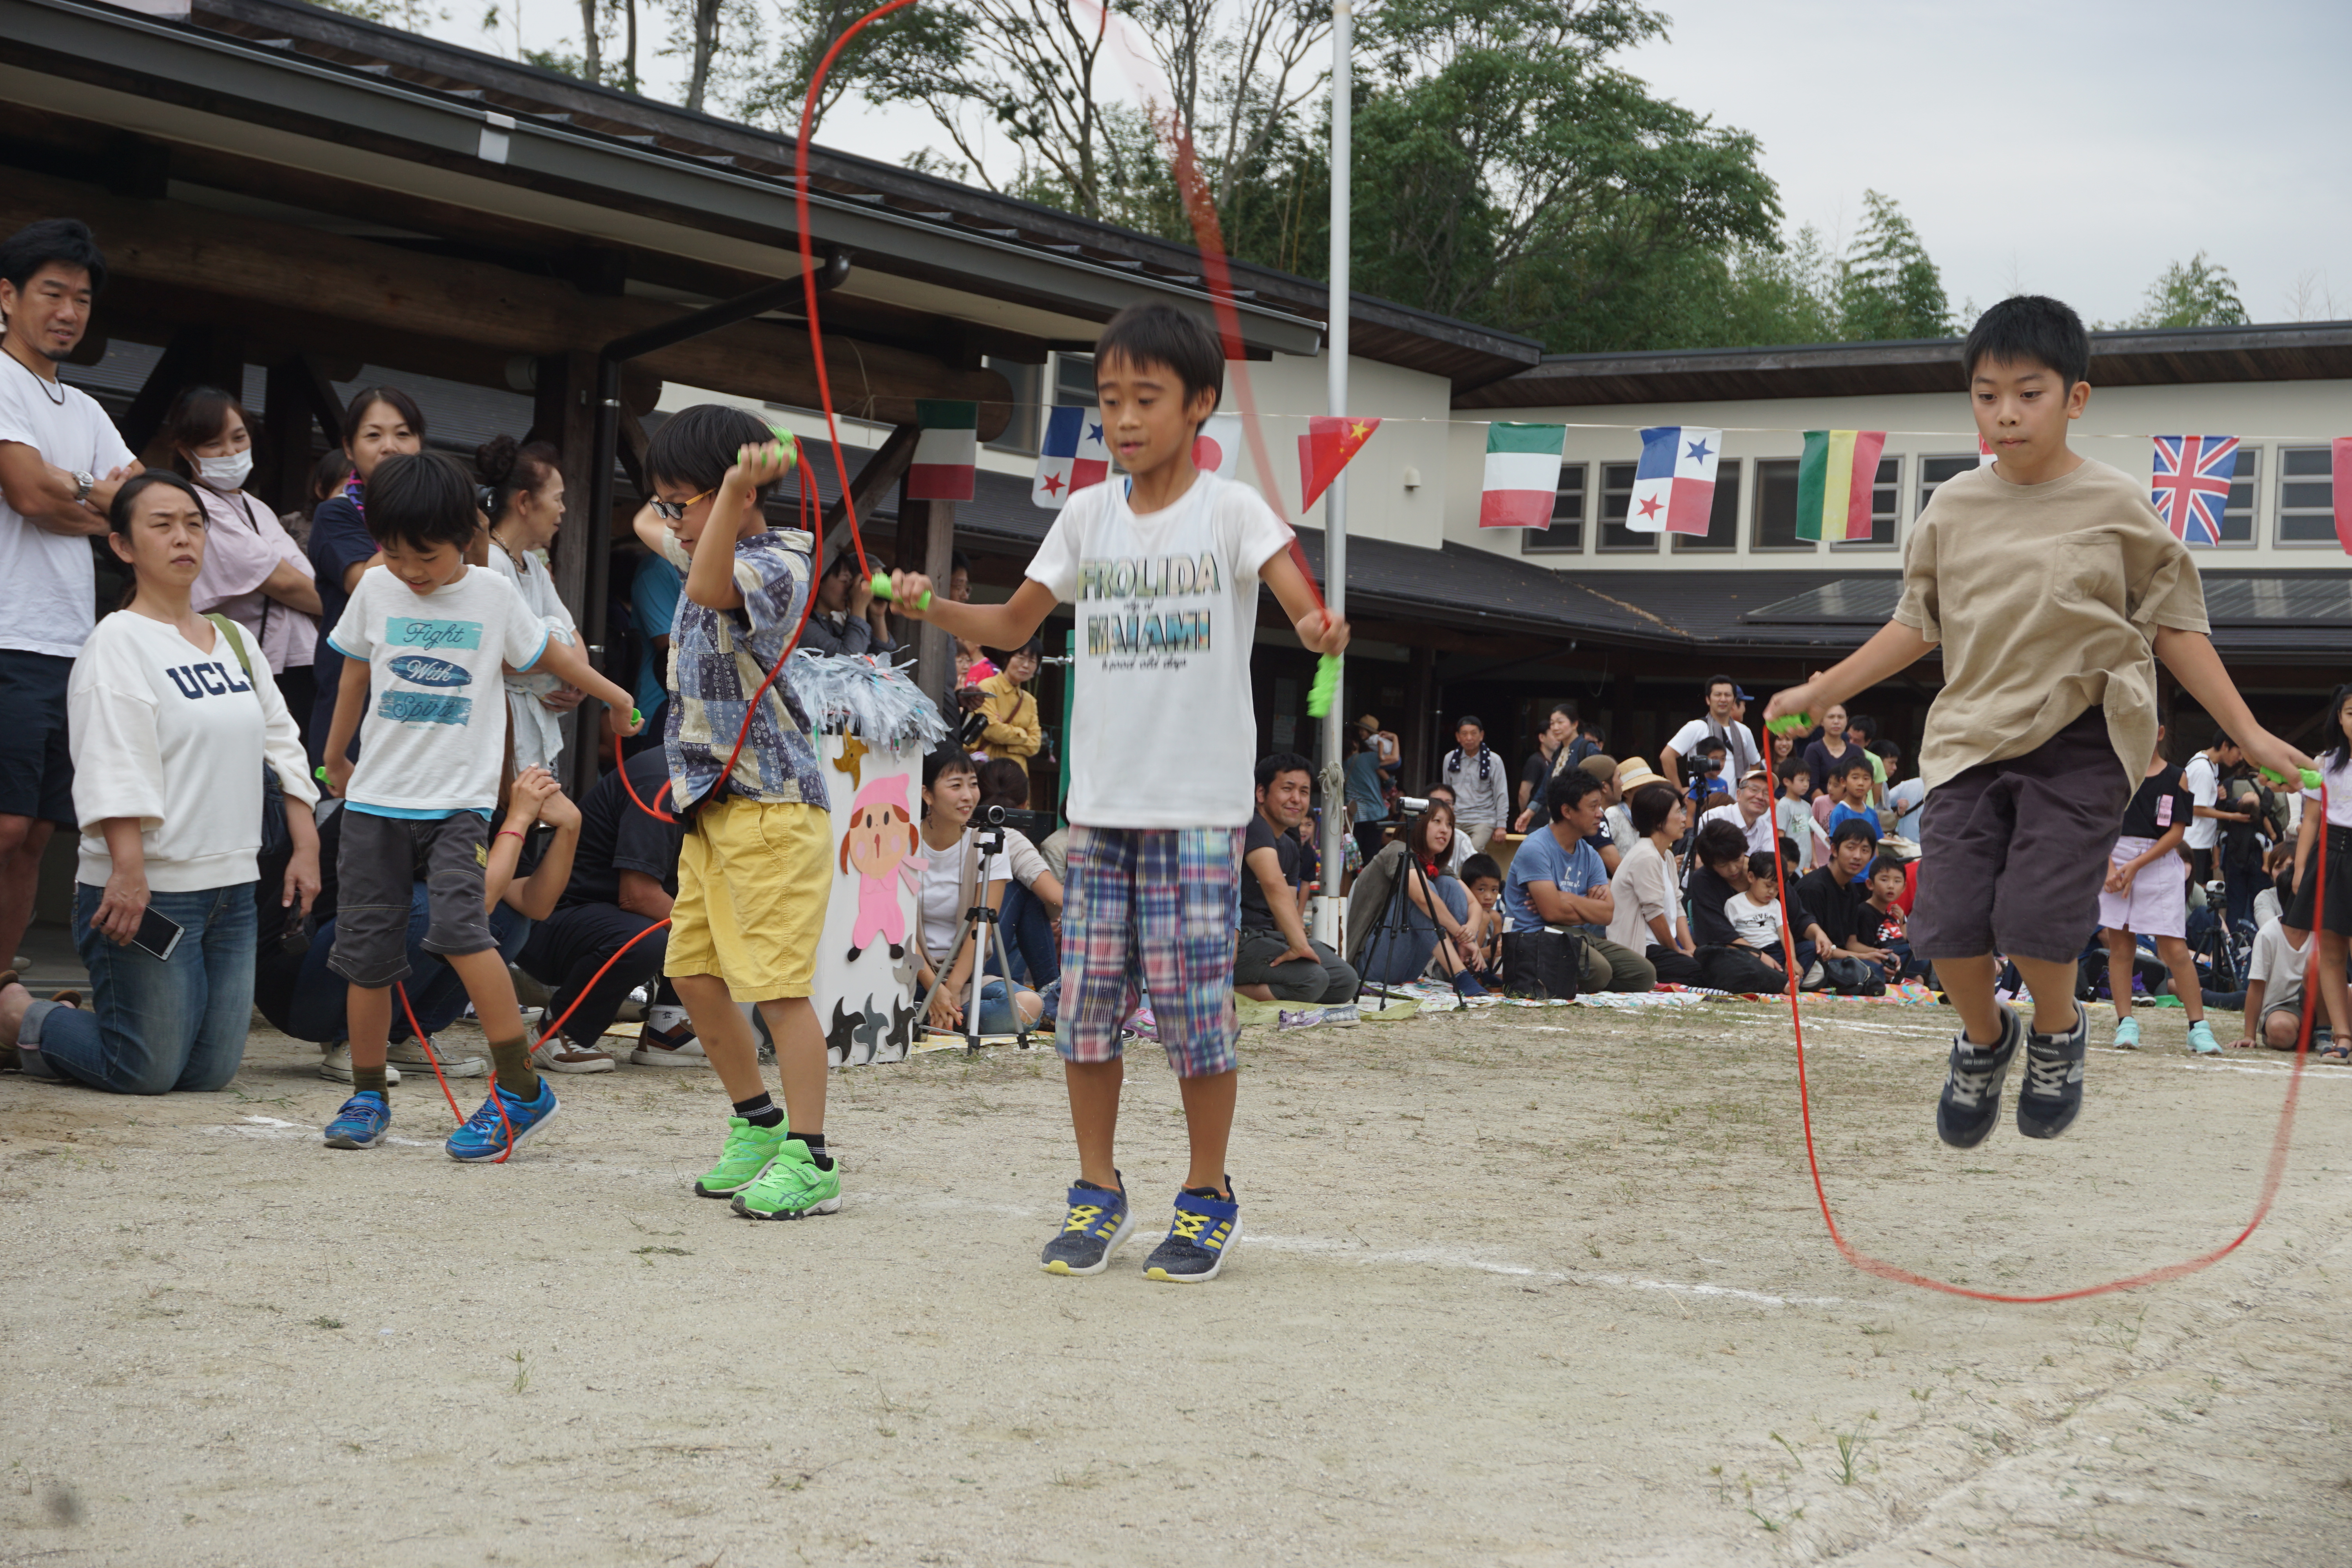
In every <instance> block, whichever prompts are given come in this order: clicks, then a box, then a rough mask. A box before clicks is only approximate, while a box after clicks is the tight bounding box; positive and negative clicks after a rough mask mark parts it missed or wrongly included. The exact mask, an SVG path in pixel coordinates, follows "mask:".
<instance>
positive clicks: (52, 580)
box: [0, 356, 131, 658]
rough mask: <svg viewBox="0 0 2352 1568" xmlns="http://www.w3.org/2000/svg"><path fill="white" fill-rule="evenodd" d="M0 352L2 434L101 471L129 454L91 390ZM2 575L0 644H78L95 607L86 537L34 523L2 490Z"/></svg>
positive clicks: (76, 648)
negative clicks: (3, 599) (4, 611)
mask: <svg viewBox="0 0 2352 1568" xmlns="http://www.w3.org/2000/svg"><path fill="white" fill-rule="evenodd" d="M0 358H6V359H7V360H8V363H5V364H0V441H16V442H20V443H22V444H23V445H25V446H27V447H31V448H33V450H34V451H36V452H38V453H39V454H40V455H41V461H43V462H45V463H47V464H48V465H49V466H50V467H51V468H63V469H65V470H66V472H68V473H69V474H70V473H86V474H89V475H90V476H91V477H92V478H95V479H104V478H106V476H107V473H108V471H109V470H110V469H113V468H121V467H122V465H124V464H125V463H128V462H130V461H131V448H130V447H126V446H124V445H123V444H122V437H121V435H120V434H119V433H118V432H117V431H116V430H115V428H114V421H112V420H111V419H109V418H108V417H107V416H106V410H105V409H103V408H100V406H99V405H98V403H97V401H96V400H95V399H93V398H92V397H91V396H90V395H89V394H88V393H86V392H82V391H80V390H79V389H77V388H74V387H70V386H68V385H66V384H64V383H63V382H61V381H57V382H53V381H50V380H48V379H47V377H45V376H39V375H36V374H33V372H31V371H29V370H27V369H26V368H25V366H24V364H23V363H20V362H18V361H17V360H16V359H15V358H14V357H13V356H0ZM60 397H61V398H62V399H63V401H62V402H53V401H51V400H52V399H53V398H60ZM0 583H5V584H7V589H8V613H7V614H6V615H5V616H0V647H5V648H16V649H18V650H20V651H22V652H25V653H46V654H49V655H51V656H53V657H55V658H73V657H74V656H75V655H76V654H78V653H79V652H81V645H82V644H83V642H84V641H86V640H87V639H88V638H89V628H90V627H91V626H92V625H94V624H95V623H96V620H97V614H98V610H97V600H98V577H97V574H96V572H95V571H93V570H92V568H91V564H90V555H89V540H88V539H87V538H84V537H80V536H77V535H69V534H63V533H50V532H47V531H44V530H42V529H40V528H37V527H36V526H34V525H33V524H32V523H30V522H27V521H26V520H25V516H24V514H23V513H22V512H20V511H18V510H16V508H15V507H12V506H10V505H9V504H8V501H7V498H6V497H5V496H0Z"/></svg>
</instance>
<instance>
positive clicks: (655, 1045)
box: [629, 1018, 710, 1068]
mask: <svg viewBox="0 0 2352 1568" xmlns="http://www.w3.org/2000/svg"><path fill="white" fill-rule="evenodd" d="M629 1060H630V1061H632V1062H634V1063H635V1064H636V1065H637V1066H639V1067H641V1068H706V1067H709V1065H710V1058H709V1057H707V1056H705V1055H703V1053H702V1042H701V1041H700V1040H698V1039H696V1038H695V1037H694V1026H693V1025H691V1024H688V1023H687V1022H685V1021H684V1020H683V1019H681V1020H680V1021H679V1022H678V1023H677V1025H676V1026H673V1027H671V1028H668V1029H656V1028H655V1027H654V1026H653V1020H651V1019H650V1018H648V1019H647V1020H646V1022H645V1023H644V1024H643V1025H641V1026H639V1027H638V1029H637V1048H636V1049H635V1050H633V1051H631V1052H630V1053H629Z"/></svg>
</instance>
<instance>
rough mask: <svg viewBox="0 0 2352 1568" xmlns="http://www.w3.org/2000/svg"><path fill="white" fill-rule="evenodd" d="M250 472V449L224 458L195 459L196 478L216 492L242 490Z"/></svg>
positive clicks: (251, 458) (251, 455) (251, 462)
mask: <svg viewBox="0 0 2352 1568" xmlns="http://www.w3.org/2000/svg"><path fill="white" fill-rule="evenodd" d="M252 472H253V452H252V449H251V448H250V447H248V448H247V449H246V450H245V451H242V452H231V453H230V454H229V455H228V456H227V457H226V458H197V459H196V478H198V479H202V480H204V482H205V485H206V486H207V487H208V488H210V489H216V490H223V491H227V490H236V489H244V488H245V481H246V479H247V476H248V475H250V474H251V473H252Z"/></svg>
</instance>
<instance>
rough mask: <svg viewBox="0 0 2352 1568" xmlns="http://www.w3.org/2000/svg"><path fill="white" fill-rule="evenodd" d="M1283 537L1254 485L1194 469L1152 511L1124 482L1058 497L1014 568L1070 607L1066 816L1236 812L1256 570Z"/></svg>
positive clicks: (1121, 820) (1236, 816) (1229, 821)
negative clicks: (1135, 500) (1073, 660)
mask: <svg viewBox="0 0 2352 1568" xmlns="http://www.w3.org/2000/svg"><path fill="white" fill-rule="evenodd" d="M1289 541H1290V531H1289V530H1288V529H1287V528H1286V527H1285V526H1284V525H1283V522H1282V520H1281V519H1280V518H1278V517H1276V516H1275V514H1274V510H1273V509H1272V508H1271V507H1268V506H1267V505H1266V504H1265V498H1264V497H1262V496H1260V495H1259V494H1258V493H1257V492H1256V491H1255V490H1254V489H1250V488H1249V487H1248V486H1247V485H1244V484H1237V483H1235V482H1234V481H1232V480H1230V479H1219V478H1217V477H1216V476H1215V475H1213V474H1209V473H1202V474H1198V475H1196V476H1195V477H1194V479H1193V481H1192V485H1191V487H1190V488H1189V489H1186V490H1185V492H1184V493H1183V495H1181V496H1180V497H1179V498H1177V500H1176V501H1175V503H1174V504H1173V505H1171V506H1169V507H1167V508H1165V509H1163V510H1160V511H1156V512H1144V513H1138V512H1136V511H1133V510H1130V509H1129V506H1128V504H1127V483H1126V481H1125V480H1124V479H1111V480H1109V481H1108V483H1105V484H1099V485H1091V486H1088V487H1087V489H1082V490H1080V491H1079V492H1078V493H1077V494H1076V495H1074V496H1072V497H1071V498H1070V500H1069V504H1068V505H1066V506H1065V507H1064V508H1063V509H1062V515H1061V516H1060V517H1059V518H1057V519H1055V522H1054V526H1053V528H1052V530H1051V531H1049V532H1048V533H1047V534H1046V535H1045V542H1044V543H1043V544H1041V545H1039V546H1038V547H1037V555H1036V558H1035V559H1034V560H1033V561H1032V562H1030V563H1029V572H1028V575H1029V577H1030V578H1031V579H1032V580H1033V581H1034V582H1037V583H1040V584H1044V585H1045V587H1046V588H1047V589H1049V590H1051V591H1052V593H1053V595H1054V596H1055V598H1057V599H1060V600H1063V601H1064V602H1066V603H1068V604H1072V605H1076V606H1077V666H1076V670H1075V671H1074V674H1075V676H1076V680H1077V689H1076V697H1075V699H1074V700H1073V703H1072V710H1071V716H1070V736H1069V753H1070V801H1069V817H1070V821H1071V822H1072V823H1073V824H1075V825H1077V826H1086V827H1240V826H1244V825H1245V824H1246V823H1247V822H1248V821H1249V817H1250V813H1251V811H1252V810H1254V809H1255V801H1254V798H1253V793H1252V789H1251V772H1250V770H1251V769H1252V767H1253V766H1254V765H1255V763H1256V757H1255V751H1256V746H1257V724H1256V721H1255V718H1254V717H1253V714H1254V712H1255V710H1254V708H1253V706H1252V702H1251V696H1250V667H1249V661H1250V645H1251V642H1252V641H1253V639H1254V638H1255V636H1256V631H1257V590H1258V575H1257V574H1258V568H1260V567H1261V566H1264V565H1265V563H1266V562H1267V561H1269V560H1270V559H1272V558H1273V557H1274V555H1275V554H1276V552H1279V551H1280V550H1282V548H1283V547H1284V546H1285V545H1286V544H1287V543H1288V542H1289Z"/></svg>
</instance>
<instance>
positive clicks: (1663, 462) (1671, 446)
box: [1625, 425, 1723, 534]
mask: <svg viewBox="0 0 2352 1568" xmlns="http://www.w3.org/2000/svg"><path fill="white" fill-rule="evenodd" d="M1722 455H1723V432H1722V431H1720V430H1709V429H1706V428H1705V427H1703V426H1697V425H1654V426H1650V427H1649V428H1648V429H1646V430H1644V431H1643V432H1642V461H1641V464H1640V466H1639V467H1637V468H1635V469H1634V470H1633V500H1632V502H1631V504H1630V505H1629V507H1628V508H1627V510H1626V512H1625V526H1626V527H1627V528H1630V529H1632V530H1633V531H1634V532H1636V533H1697V534H1704V533H1706V525H1707V519H1708V516H1709V515H1710V514H1711V513H1712V512H1713V511H1714V510H1715V463H1716V459H1717V458H1719V457H1721V456H1722Z"/></svg>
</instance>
